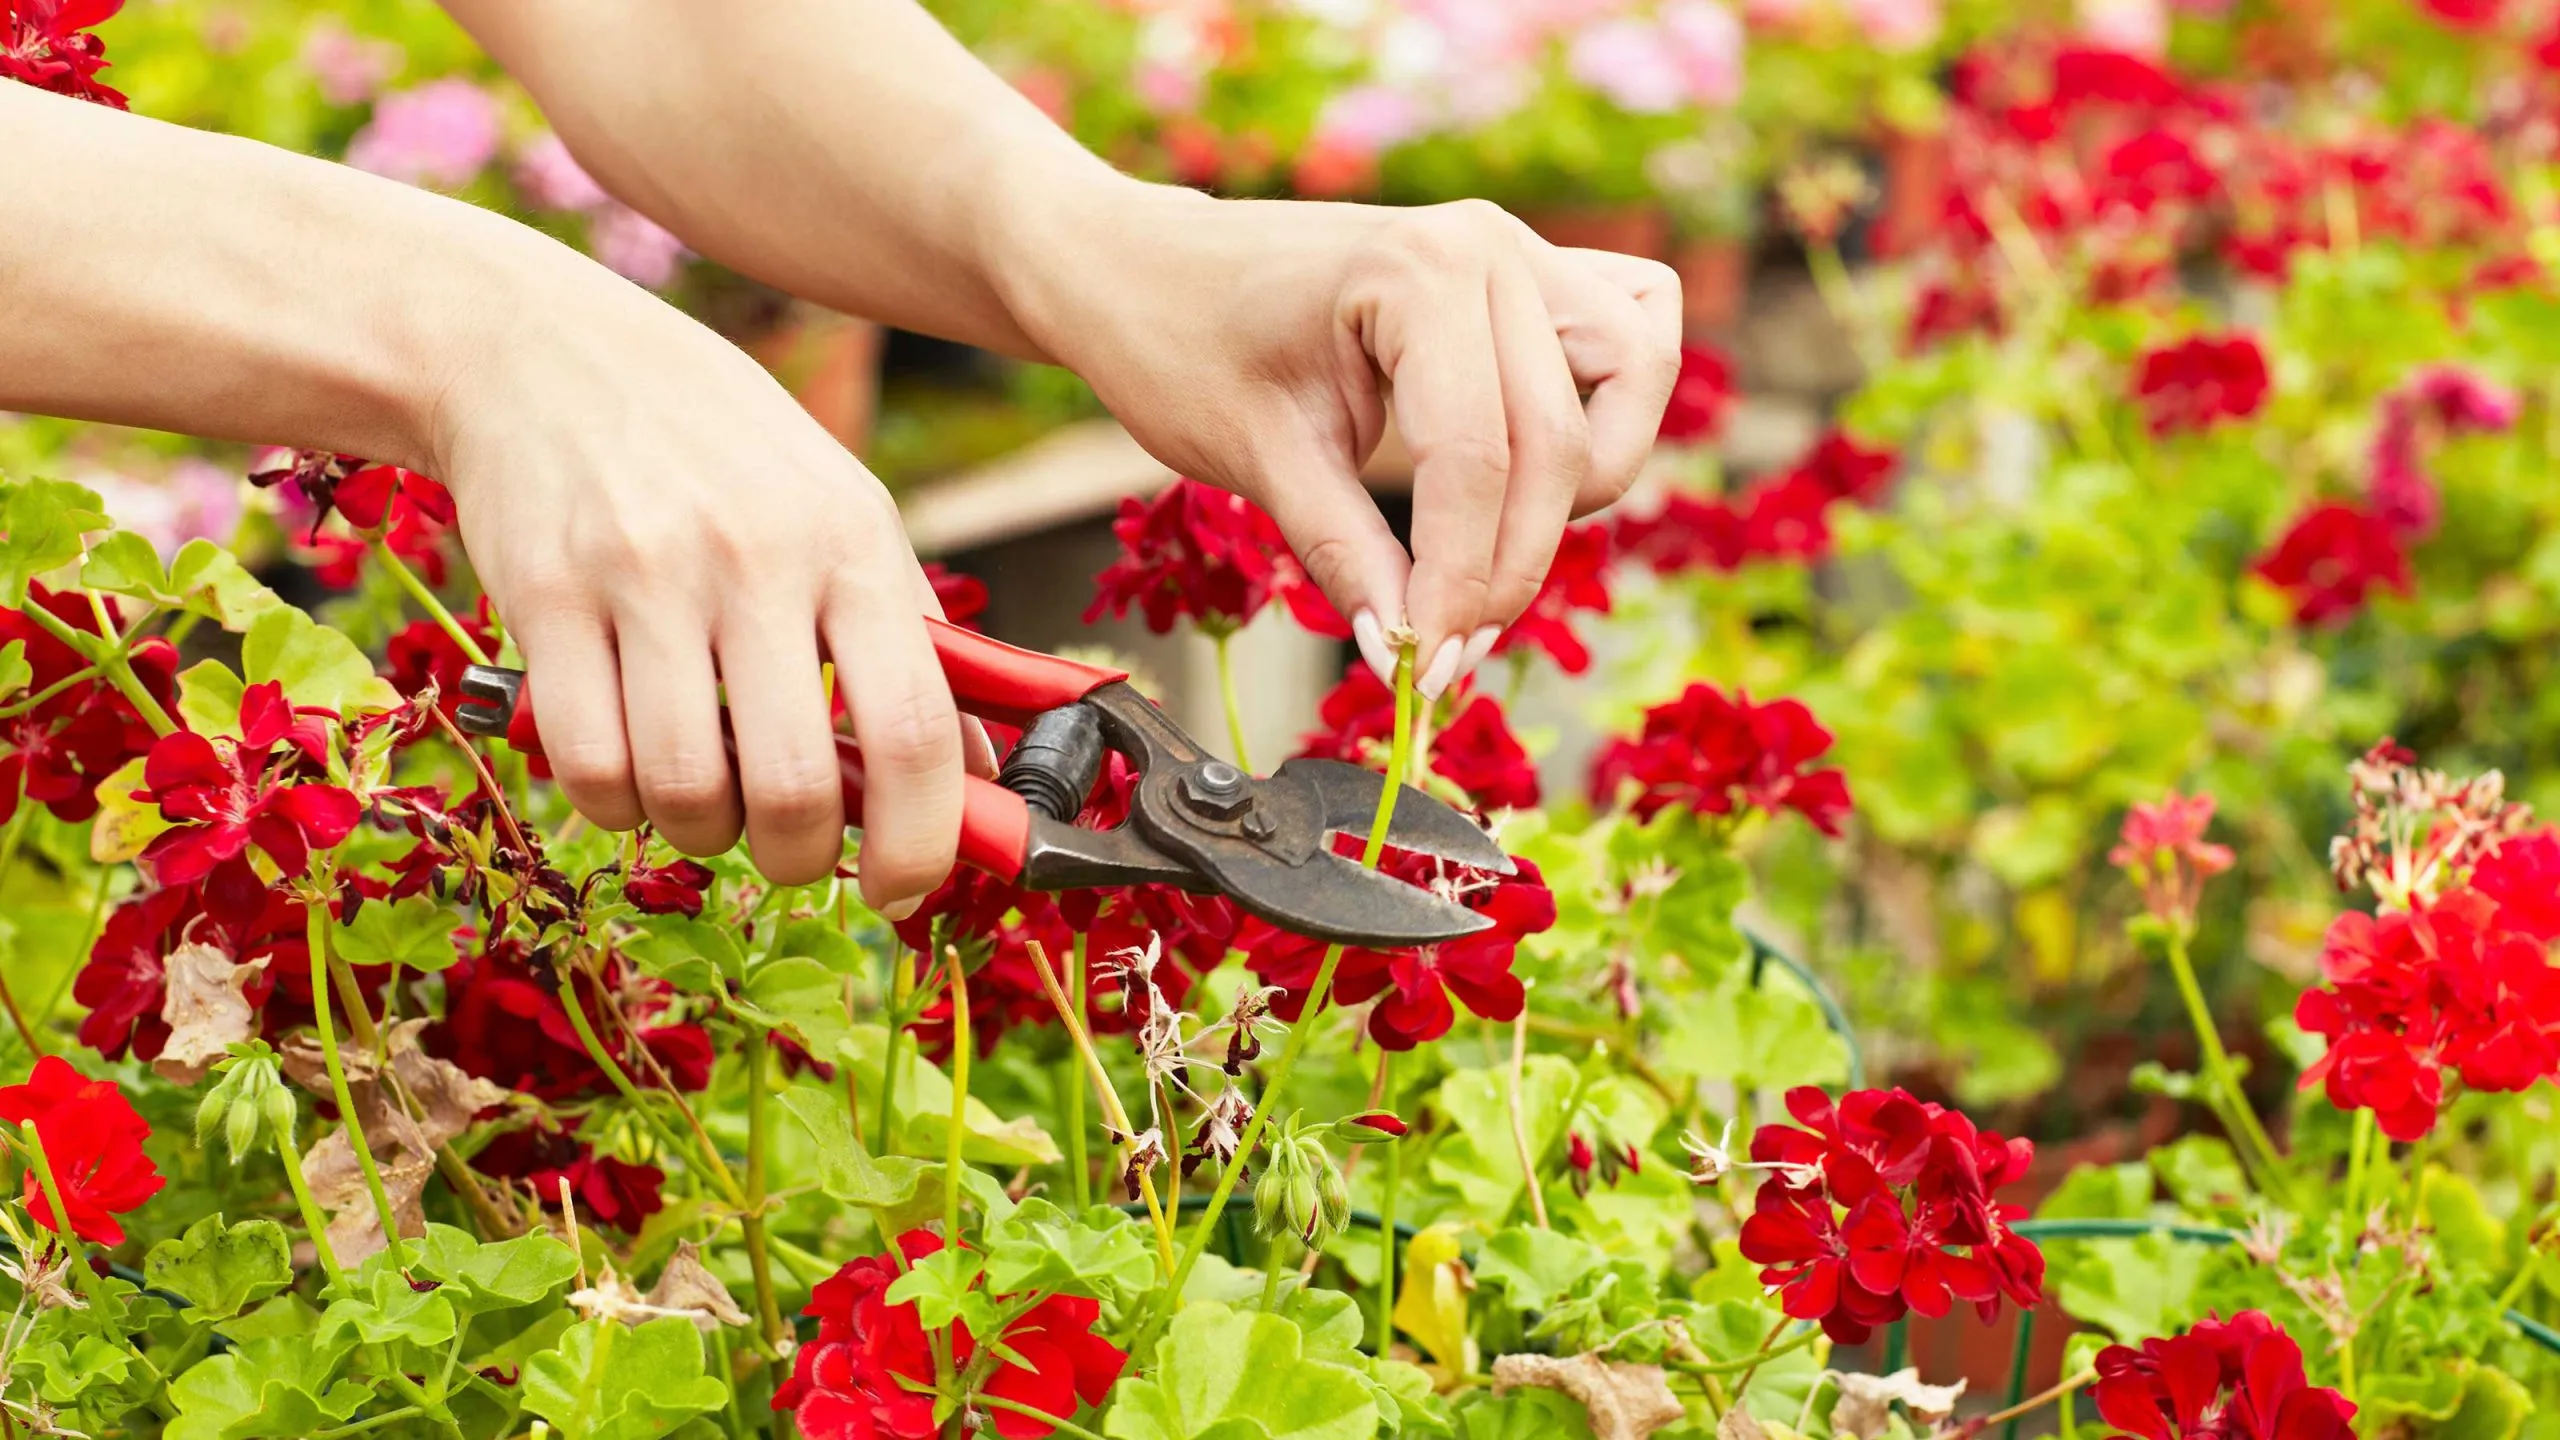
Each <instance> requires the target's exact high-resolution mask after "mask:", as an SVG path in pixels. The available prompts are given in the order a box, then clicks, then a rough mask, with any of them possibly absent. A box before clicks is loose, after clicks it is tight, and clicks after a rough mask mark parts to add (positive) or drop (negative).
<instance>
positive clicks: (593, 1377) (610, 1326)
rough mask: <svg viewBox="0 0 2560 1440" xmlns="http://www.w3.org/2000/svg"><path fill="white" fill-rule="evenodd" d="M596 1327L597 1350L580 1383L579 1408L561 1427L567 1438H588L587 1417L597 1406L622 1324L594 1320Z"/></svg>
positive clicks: (589, 1360)
mask: <svg viewBox="0 0 2560 1440" xmlns="http://www.w3.org/2000/svg"><path fill="white" fill-rule="evenodd" d="M592 1323H593V1324H594V1325H595V1327H596V1348H595V1352H594V1353H593V1354H591V1355H589V1356H588V1357H587V1375H586V1378H585V1379H584V1380H582V1381H580V1382H579V1384H578V1408H577V1409H575V1410H572V1411H570V1412H569V1420H568V1423H567V1424H565V1425H562V1426H561V1427H560V1432H561V1434H562V1435H564V1436H566V1437H567V1440H586V1437H587V1417H588V1416H589V1415H591V1414H593V1413H594V1411H595V1408H596V1392H597V1391H598V1390H600V1389H602V1388H603V1386H604V1372H605V1366H606V1364H607V1363H608V1362H609V1361H610V1360H611V1359H612V1355H613V1333H614V1332H615V1331H617V1330H619V1329H621V1328H622V1326H621V1325H620V1324H619V1323H617V1322H615V1321H612V1320H597V1321H594V1322H592Z"/></svg>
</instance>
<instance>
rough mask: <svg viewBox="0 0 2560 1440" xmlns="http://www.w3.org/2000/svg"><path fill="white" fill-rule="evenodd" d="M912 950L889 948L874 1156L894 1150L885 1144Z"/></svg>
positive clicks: (893, 1109) (893, 1115) (893, 1127)
mask: <svg viewBox="0 0 2560 1440" xmlns="http://www.w3.org/2000/svg"><path fill="white" fill-rule="evenodd" d="M914 953H915V952H913V951H911V950H909V949H907V947H905V946H903V945H898V944H894V943H893V944H892V945H891V946H890V950H889V1038H888V1039H887V1040H886V1041H884V1042H882V1044H881V1046H880V1141H879V1143H878V1144H876V1145H873V1146H872V1147H871V1153H872V1154H874V1155H895V1154H897V1153H898V1152H897V1151H895V1150H893V1149H891V1148H889V1146H890V1141H891V1140H892V1139H893V1138H895V1136H896V1135H897V1122H898V1042H899V1041H901V1040H903V1039H905V1038H906V1034H907V993H908V992H909V991H911V990H913V989H914V988H915V975H914V967H913V966H912V965H911V964H909V963H908V962H909V960H910V958H911V957H912V956H913V955H914Z"/></svg>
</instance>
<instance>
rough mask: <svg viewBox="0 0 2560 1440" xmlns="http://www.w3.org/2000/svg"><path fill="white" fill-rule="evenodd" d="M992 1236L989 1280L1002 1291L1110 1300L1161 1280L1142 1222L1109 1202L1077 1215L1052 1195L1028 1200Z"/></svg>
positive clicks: (1137, 1291)
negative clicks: (1047, 1292) (1057, 1292)
mask: <svg viewBox="0 0 2560 1440" xmlns="http://www.w3.org/2000/svg"><path fill="white" fill-rule="evenodd" d="M988 1239H989V1245H988V1248H987V1285H988V1288H990V1289H992V1290H994V1291H995V1292H996V1293H997V1294H999V1295H1014V1294H1019V1293H1021V1292H1023V1291H1026V1290H1062V1291H1065V1292H1067V1293H1068V1294H1072V1295H1091V1296H1094V1297H1096V1298H1098V1299H1106V1300H1107V1299H1111V1298H1113V1297H1115V1296H1134V1295H1137V1294H1139V1293H1140V1292H1142V1291H1144V1290H1145V1289H1146V1288H1147V1287H1148V1285H1149V1284H1150V1283H1151V1282H1152V1281H1153V1280H1154V1279H1155V1274H1156V1263H1155V1257H1154V1255H1153V1254H1152V1253H1151V1252H1150V1251H1149V1250H1148V1249H1147V1242H1146V1240H1145V1239H1144V1238H1143V1237H1142V1235H1141V1233H1140V1226H1139V1224H1138V1222H1137V1221H1136V1220H1135V1219H1134V1218H1132V1217H1131V1216H1128V1215H1126V1214H1123V1213H1121V1212H1120V1211H1119V1210H1117V1209H1115V1208H1113V1207H1111V1206H1108V1205H1097V1206H1095V1207H1094V1208H1093V1209H1091V1210H1088V1211H1086V1212H1085V1215H1084V1218H1082V1219H1077V1218H1076V1217H1074V1216H1071V1215H1069V1214H1067V1213H1066V1212H1065V1211H1064V1210H1061V1209H1059V1208H1058V1207H1057V1206H1055V1205H1052V1204H1050V1203H1049V1202H1048V1201H1046V1200H1038V1199H1033V1200H1025V1201H1023V1202H1022V1204H1021V1205H1019V1206H1018V1207H1016V1208H1015V1210H1014V1212H1013V1214H1011V1215H1009V1216H1007V1217H1006V1218H1005V1220H1004V1223H1002V1224H1000V1225H998V1226H996V1227H994V1230H993V1232H992V1233H991V1234H990V1235H989V1237H988Z"/></svg>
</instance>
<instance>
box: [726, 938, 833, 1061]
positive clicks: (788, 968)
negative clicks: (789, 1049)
mask: <svg viewBox="0 0 2560 1440" xmlns="http://www.w3.org/2000/svg"><path fill="white" fill-rule="evenodd" d="M729 1010H730V1013H731V1014H733V1015H736V1016H738V1017H740V1018H741V1019H744V1020H746V1021H747V1022H748V1023H750V1024H753V1025H758V1026H760V1027H762V1028H764V1029H767V1030H773V1029H784V1030H789V1031H790V1032H791V1033H792V1035H793V1036H794V1037H795V1038H797V1039H798V1040H799V1041H800V1044H801V1045H802V1047H803V1048H805V1049H807V1050H808V1052H809V1053H810V1054H812V1055H831V1054H833V1053H835V1050H836V1048H837V1047H838V1046H840V1045H842V1044H843V1043H844V1042H846V1041H847V1040H850V1039H852V1038H853V1022H852V1021H851V1020H850V1019H848V1018H847V1017H846V1015H845V1010H844V980H843V977H841V976H839V975H837V974H836V973H835V972H834V971H832V970H830V969H828V968H827V967H826V966H825V965H824V964H822V963H820V962H819V961H817V960H813V959H811V958H810V957H808V956H806V955H786V956H784V957H782V958H781V959H779V960H767V961H765V962H764V963H763V964H761V965H758V966H756V967H755V969H754V970H752V971H750V972H749V973H748V975H747V983H746V985H745V987H744V988H743V989H742V990H741V991H740V993H739V994H738V996H737V997H736V998H734V999H733V1000H731V1002H730V1005H729Z"/></svg>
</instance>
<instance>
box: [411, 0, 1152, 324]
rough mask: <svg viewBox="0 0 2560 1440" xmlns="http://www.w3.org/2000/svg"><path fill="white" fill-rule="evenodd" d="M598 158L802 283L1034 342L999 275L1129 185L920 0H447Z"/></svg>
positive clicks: (880, 311)
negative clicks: (743, 6)
mask: <svg viewBox="0 0 2560 1440" xmlns="http://www.w3.org/2000/svg"><path fill="white" fill-rule="evenodd" d="M447 3H448V8H450V9H451V10H453V12H454V13H455V14H456V15H457V16H458V17H460V18H461V19H462V21H463V22H464V23H465V24H466V25H468V26H469V27H470V28H471V29H472V31H473V33H474V34H476V35H477V36H478V37H479V38H480V40H481V42H482V43H483V44H484V45H486V46H487V47H488V48H489V50H490V51H491V52H492V53H493V54H495V55H496V56H497V57H498V58H499V59H500V60H501V61H503V62H504V63H505V64H506V65H507V66H508V68H509V69H510V70H511V71H513V72H514V74H515V75H516V76H517V78H519V79H520V80H522V81H523V82H524V84H525V85H526V86H527V88H529V89H530V90H532V92H533V94H534V97H535V98H536V99H537V100H538V101H540V102H541V104H542V107H543V110H544V113H545V114H546V115H548V116H549V117H550V119H551V121H552V123H553V124H554V125H555V126H557V127H558V129H559V131H560V133H561V135H562V137H563V138H564V139H565V140H567V142H568V143H569V146H570V148H571V150H572V151H573V152H574V153H575V154H576V155H577V156H578V158H579V159H580V161H581V162H582V163H584V164H585V165H586V166H587V167H588V169H589V170H590V171H592V172H593V173H594V174H595V176H596V178H597V179H598V180H600V181H601V182H602V183H603V184H604V185H605V186H606V187H607V188H609V189H611V190H612V191H613V192H614V193H615V194H616V195H617V196H620V197H621V198H622V199H623V200H624V201H626V202H627V203H629V204H631V205H633V206H635V207H637V208H638V209H640V210H642V211H644V212H646V213H647V214H648V215H649V216H650V217H651V218H653V219H655V220H657V221H658V222H659V223H660V224H663V225H665V226H666V227H667V228H668V229H670V230H672V231H674V232H675V233H676V234H677V235H678V236H680V237H682V238H683V239H684V241H685V243H687V244H688V245H691V246H692V247H693V248H694V249H695V250H697V251H699V252H701V253H702V254H704V255H707V256H709V257H711V258H712V259H714V260H718V261H720V262H721V263H723V264H725V265H728V266H730V267H731V268H733V269H736V270H738V271H740V272H742V273H744V274H748V275H752V276H755V277H756V278H758V279H761V280H764V281H766V282H767V283H769V284H772V285H775V286H778V287H780V288H782V289H784V290H788V291H790V292H792V293H793V294H796V295H801V296H804V297H806V298H809V299H812V300H816V301H818V302H820V303H822V304H826V305H830V306H833V307H835V308H837V309H841V310H845V311H848V312H851V313H854V314H860V315H865V316H869V317H871V318H874V319H878V320H882V321H885V322H888V323H890V324H894V325H898V326H901V327H905V328H909V329H915V330H921V331H925V332H927V333H931V334H938V335H944V336H948V337H950V338H953V339H959V340H964V341H968V342H970V343H973V344H977V345H982V346H986V347H988V348H991V349H997V350H1002V351H1006V352H1008V353H1011V354H1016V355H1024V356H1030V357H1034V358H1045V357H1043V356H1042V351H1043V348H1044V347H1043V346H1042V345H1041V344H1040V343H1039V342H1038V340H1037V338H1036V337H1034V336H1030V335H1026V334H1025V333H1024V329H1023V326H1022V325H1021V324H1020V323H1019V322H1018V320H1017V318H1016V315H1015V309H1016V306H1015V305H1014V303H1013V301H1012V299H1011V297H1010V295H1009V293H1008V292H1009V291H1010V290H1011V289H1012V288H1013V287H1014V286H1015V285H1016V284H1017V283H1019V282H1020V281H1021V280H1023V279H1024V278H1025V277H1023V276H1022V275H1021V274H1019V273H1017V272H1019V271H1020V270H1021V269H1022V268H1023V267H1026V266H1033V265H1037V264H1038V263H1040V262H1039V256H1038V254H1037V253H1036V252H1037V251H1038V249H1039V240H1038V237H1039V236H1040V235H1041V234H1042V233H1043V232H1044V231H1046V232H1047V233H1048V234H1049V237H1050V241H1051V243H1052V244H1053V245H1054V244H1057V243H1064V239H1065V237H1064V236H1062V235H1060V234H1058V233H1057V232H1058V230H1059V229H1061V228H1072V225H1073V219H1072V217H1075V216H1079V215H1086V214H1092V213H1094V212H1095V211H1097V210H1098V209H1100V208H1102V207H1101V206H1100V205H1098V204H1097V202H1096V200H1095V197H1096V196H1098V195H1100V194H1103V193H1107V192H1113V191H1117V190H1119V189H1121V188H1122V187H1128V186H1132V185H1133V183H1134V182H1129V181H1126V180H1123V179H1121V178H1120V177H1118V176H1117V175H1115V173H1114V172H1113V171H1112V170H1111V169H1110V168H1109V167H1108V166H1106V165H1104V164H1103V163H1102V162H1101V161H1099V160H1097V159H1095V158H1094V157H1093V156H1092V155H1090V154H1088V153H1087V152H1086V151H1085V150H1084V149H1083V148H1082V147H1080V146H1079V145H1077V144H1076V143H1075V141H1074V140H1073V139H1071V138H1070V137H1069V136H1067V135H1066V134H1065V133H1064V132H1062V131H1061V130H1059V129H1058V128H1057V127H1056V126H1055V125H1053V124H1051V123H1050V121H1049V119H1048V117H1047V116H1045V115H1043V114H1041V113H1040V111H1039V110H1038V109H1037V108H1035V107H1034V106H1032V105H1031V104H1030V102H1028V101H1026V100H1024V99H1023V98H1022V97H1021V96H1020V95H1019V94H1017V93H1015V91H1014V90H1013V89H1012V87H1010V86H1008V85H1006V84H1005V83H1004V82H1003V81H1002V80H1000V79H998V78H997V77H996V76H995V75H994V74H993V73H992V72H990V71H989V70H987V68H986V67H985V66H984V65H982V64H980V63H979V62H978V60H977V59H976V58H975V57H974V56H972V55H970V54H969V53H968V52H967V51H966V50H965V49H963V48H962V47H961V46H960V45H959V44H958V42H956V41H954V40H953V39H952V38H951V37H950V35H948V34H947V33H945V32H944V31H943V29H942V28H941V26H940V25H939V24H937V23H936V22H935V21H934V20H933V18H932V17H931V16H930V15H927V14H926V13H925V12H924V11H923V10H922V9H921V8H919V7H918V6H916V5H915V4H914V3H912V0H763V3H760V4H758V5H755V6H753V7H749V8H748V9H747V10H744V11H742V10H739V9H737V8H735V7H731V6H726V5H712V4H703V3H699V0H447Z"/></svg>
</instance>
